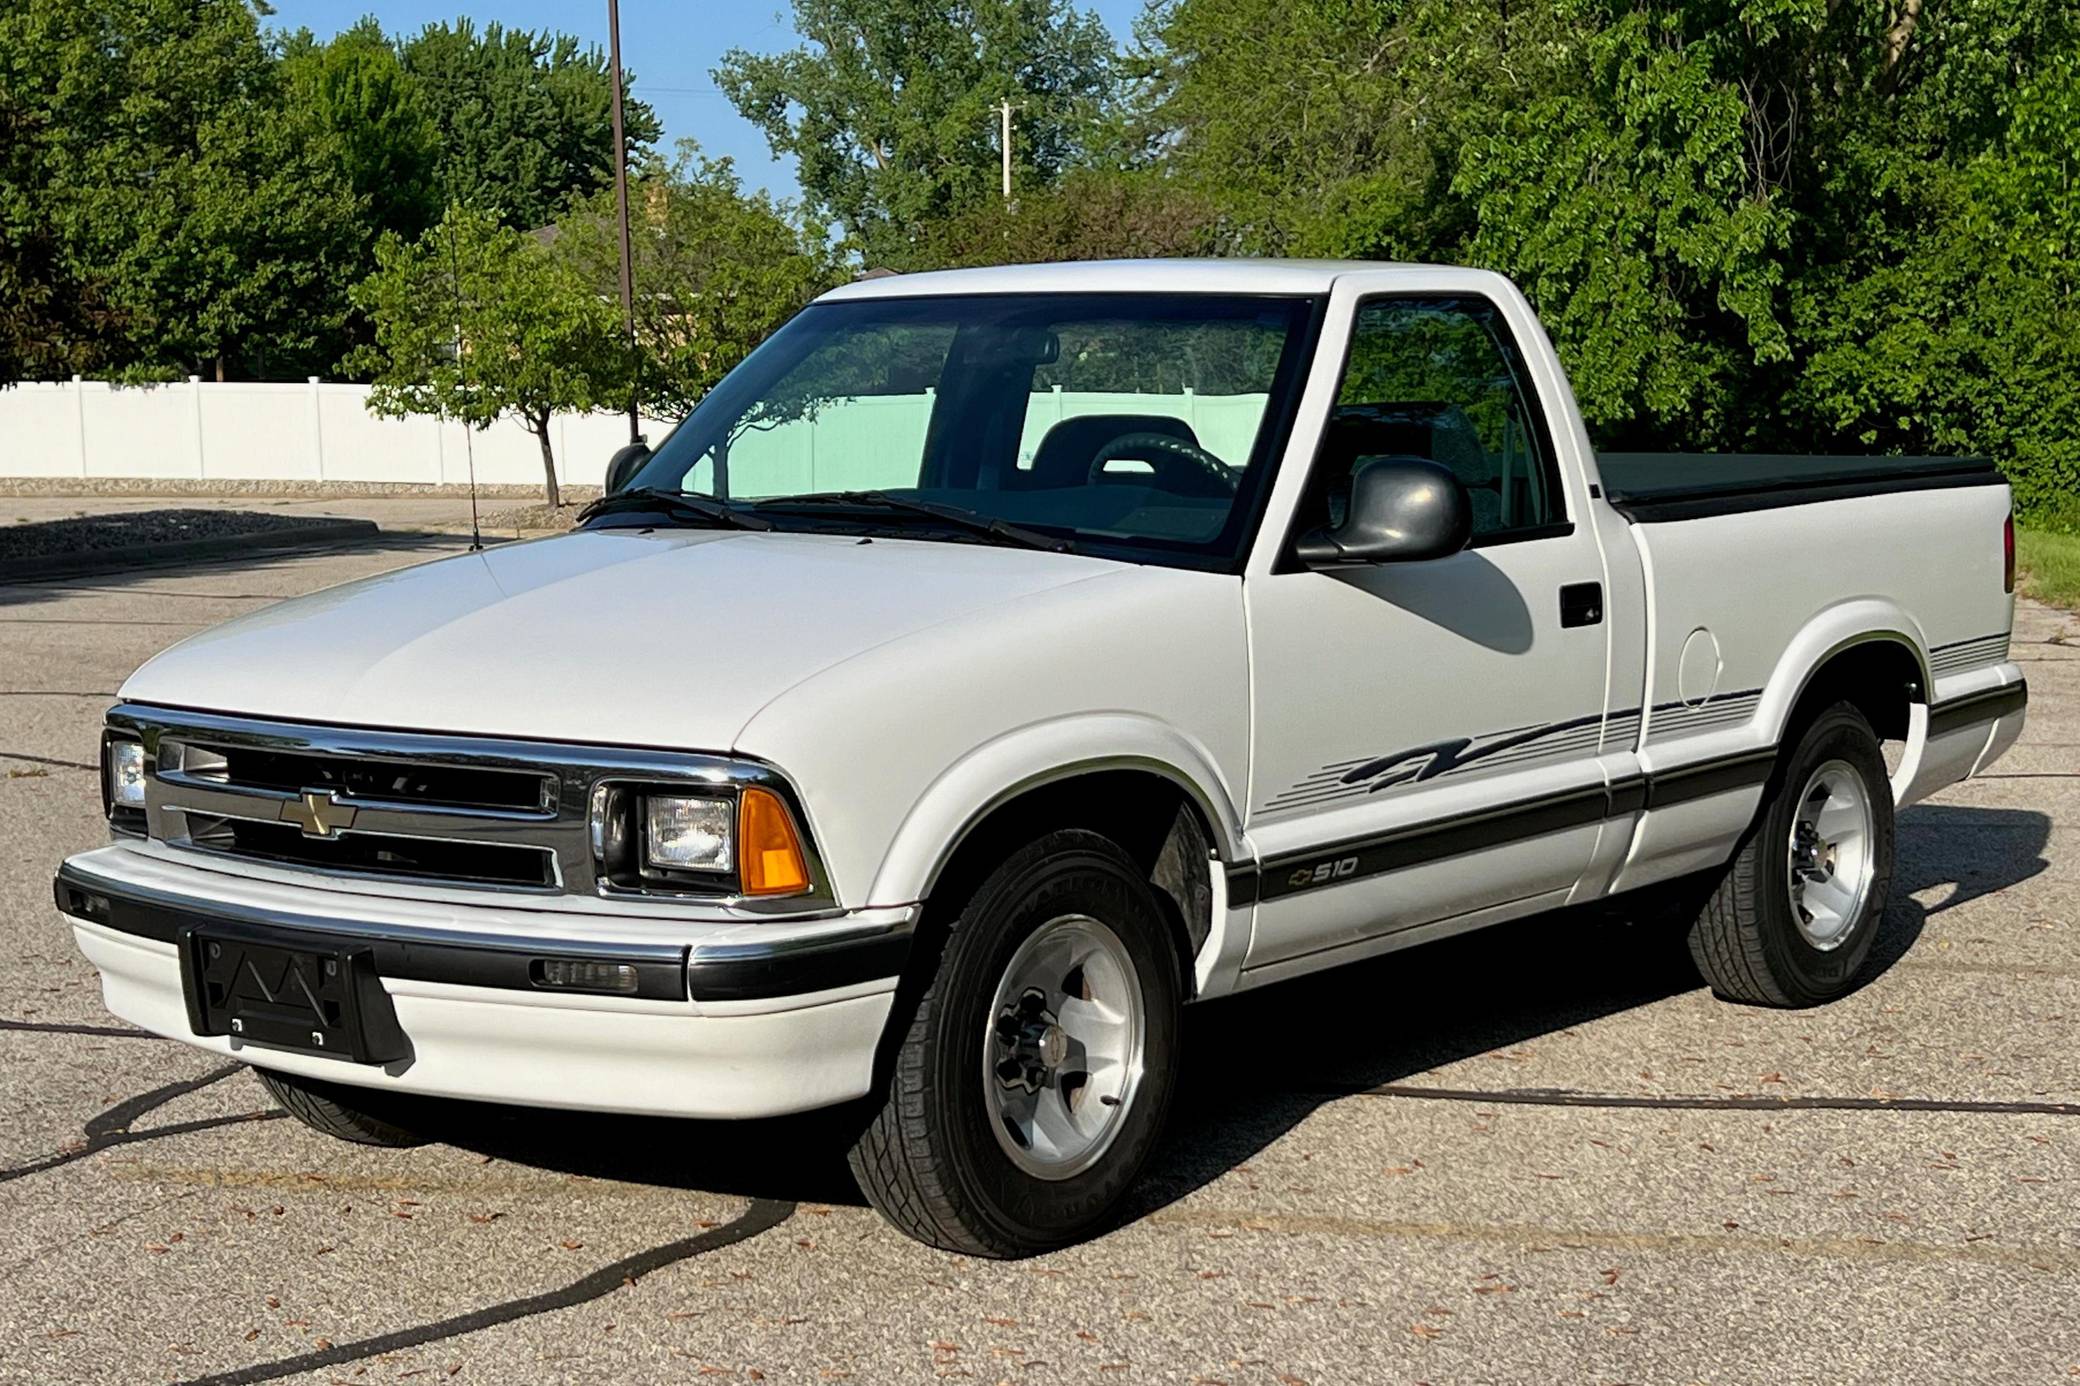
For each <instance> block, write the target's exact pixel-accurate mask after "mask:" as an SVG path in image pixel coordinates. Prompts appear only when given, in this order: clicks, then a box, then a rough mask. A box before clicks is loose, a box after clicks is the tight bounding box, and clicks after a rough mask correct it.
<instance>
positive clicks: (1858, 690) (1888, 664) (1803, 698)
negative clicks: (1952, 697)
mask: <svg viewBox="0 0 2080 1386" xmlns="http://www.w3.org/2000/svg"><path fill="white" fill-rule="evenodd" d="M1926 696H1927V690H1926V689H1924V688H1923V686H1922V679H1921V662H1920V661H1919V660H1918V659H1916V658H1915V657H1914V651H1913V650H1912V649H1911V648H1909V647H1908V646H1907V645H1906V644H1905V643H1904V642H1902V641H1898V640H1889V639H1880V640H1866V641H1864V642H1862V643H1861V644H1857V645H1851V646H1850V647H1849V648H1847V649H1845V650H1839V651H1837V652H1835V653H1834V654H1832V655H1830V656H1829V657H1828V658H1827V659H1826V661H1825V662H1823V663H1822V664H1821V665H1820V667H1819V668H1818V669H1815V670H1814V671H1813V676H1812V677H1811V678H1809V679H1807V680H1806V686H1805V690H1804V691H1803V692H1801V693H1800V694H1799V695H1798V702H1797V703H1796V704H1795V705H1794V706H1793V707H1792V709H1791V723H1792V725H1793V726H1796V725H1798V724H1799V723H1801V722H1803V721H1805V720H1806V719H1808V718H1811V717H1815V716H1817V715H1819V714H1820V713H1821V712H1823V711H1825V710H1826V709H1827V708H1829V707H1832V706H1833V705H1834V704H1836V703H1839V702H1848V703H1853V704H1854V705H1855V706H1856V708H1857V710H1858V711H1860V712H1862V713H1863V715H1864V718H1865V719H1866V720H1867V721H1869V722H1870V724H1871V729H1872V730H1873V731H1875V732H1877V734H1878V739H1879V740H1880V741H1904V740H1906V739H1907V732H1908V728H1909V727H1910V725H1911V720H1912V719H1911V714H1912V711H1913V705H1914V704H1915V703H1917V702H1920V701H1921V700H1922V699H1923V698H1925V697H1926ZM1785 739H1786V740H1787V741H1788V740H1790V733H1789V732H1788V731H1787V734H1786V737H1785Z"/></svg>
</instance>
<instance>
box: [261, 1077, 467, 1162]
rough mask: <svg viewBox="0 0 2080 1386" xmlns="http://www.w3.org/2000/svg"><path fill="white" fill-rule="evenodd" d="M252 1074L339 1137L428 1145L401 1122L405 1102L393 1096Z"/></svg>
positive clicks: (291, 1110)
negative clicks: (399, 1116)
mask: <svg viewBox="0 0 2080 1386" xmlns="http://www.w3.org/2000/svg"><path fill="white" fill-rule="evenodd" d="M253 1072H254V1073H256V1074H258V1075H259V1076H260V1082H261V1085H262V1086H263V1087H265V1088H266V1089H267V1091H268V1095H269V1096H271V1097H273V1098H274V1100H275V1101H277V1102H279V1103H281V1104H282V1110H283V1111H285V1112H287V1113H288V1114H289V1115H290V1116H292V1117H295V1118H296V1119H297V1120H298V1121H300V1122H302V1123H303V1124H304V1125H305V1126H308V1127H310V1128H311V1130H313V1131H318V1132H322V1133H323V1134H325V1135H328V1136H331V1137H332V1138H333V1139H334V1140H341V1141H352V1142H353V1143H354V1144H356V1145H384V1146H391V1147H396V1148H402V1147H405V1146H414V1145H424V1144H426V1138H425V1137H424V1136H421V1135H419V1134H418V1133H417V1132H415V1131H412V1130H410V1129H408V1128H406V1127H404V1126H401V1125H399V1124H398V1123H397V1121H396V1120H395V1118H396V1117H397V1116H398V1115H401V1114H402V1113H401V1112H400V1110H399V1108H400V1104H399V1103H398V1102H397V1101H394V1100H385V1099H386V1098H388V1097H389V1096H390V1095H389V1094H386V1093H381V1092H371V1091H369V1090H367V1089H364V1088H353V1087H348V1086H347V1085H346V1084H344V1083H327V1082H323V1081H321V1080H319V1079H316V1078H305V1077H304V1076H302V1075H301V1074H297V1073H283V1072H280V1071H278V1070H276V1069H271V1068H256V1069H254V1070H253Z"/></svg>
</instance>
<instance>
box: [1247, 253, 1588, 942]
mask: <svg viewBox="0 0 2080 1386" xmlns="http://www.w3.org/2000/svg"><path fill="white" fill-rule="evenodd" d="M1349 348H1350V350H1349V355H1348V359H1347V361H1346V364H1345V367H1344V375H1343V379H1342V382H1341V385H1340V387H1339V389H1338V391H1337V396H1336V401H1335V404H1334V406H1333V408H1332V409H1331V412H1330V414H1329V418H1328V421H1327V426H1326V427H1325V429H1324V432H1323V440H1322V444H1321V448H1320V451H1319V453H1318V455H1317V457H1316V459H1315V464H1314V467H1313V470H1312V472H1311V473H1310V476H1309V479H1308V485H1307V489H1306V492H1305V493H1304V495H1303V497H1302V499H1301V501H1300V506H1299V511H1298V514H1297V518H1296V520H1295V522H1294V524H1293V527H1292V532H1293V534H1295V535H1297V534H1299V533H1304V532H1305V531H1306V530H1307V529H1309V528H1311V527H1313V526H1314V525H1316V524H1320V523H1330V524H1334V523H1337V522H1339V521H1340V519H1341V510H1342V506H1343V504H1344V501H1345V499H1346V497H1347V495H1348V488H1349V478H1350V475H1351V471H1352V469H1353V467H1355V466H1357V465H1359V464H1361V463H1363V462H1365V461H1367V460H1369V459H1371V458H1374V457H1382V456H1406V457H1422V458H1427V459H1430V460H1432V461H1435V462H1440V463H1443V464H1444V465H1446V466H1448V467H1450V468H1451V469H1452V470H1453V471H1454V472H1455V473H1456V474H1457V475H1458V477H1459V479H1460V481H1461V482H1462V483H1463V484H1464V485H1465V486H1466V488H1467V491H1468V494H1469V496H1470V497H1471V499H1472V507H1473V521H1474V524H1473V540H1472V543H1471V546H1470V547H1468V548H1467V549H1465V550H1463V551H1461V552H1459V553H1457V554H1453V555H1451V556H1450V557H1445V558H1437V559H1432V560H1428V561H1418V562H1407V563H1389V564H1378V565H1373V566H1368V567H1356V568H1339V569H1327V570H1323V571H1311V570H1308V569H1306V568H1303V567H1300V566H1298V565H1297V564H1296V563H1294V562H1293V561H1292V560H1291V558H1290V541H1288V548H1287V556H1286V557H1284V558H1283V559H1282V561H1280V562H1279V563H1278V564H1277V565H1276V566H1275V567H1274V569H1273V570H1272V571H1270V572H1268V573H1264V574H1262V575H1259V574H1257V573H1254V572H1253V573H1252V574H1251V576H1250V578H1249V580H1248V581H1247V582H1246V583H1245V598H1246V601H1247V604H1248V612H1249V632H1250V654H1251V658H1250V666H1251V669H1252V671H1253V673H1252V677H1253V680H1254V684H1255V686H1254V688H1253V706H1254V707H1255V710H1256V715H1255V718H1254V728H1253V740H1254V746H1253V755H1252V769H1251V777H1250V779H1251V785H1250V799H1249V804H1248V807H1247V810H1246V817H1247V825H1248V829H1249V833H1250V836H1251V838H1252V840H1253V841H1254V842H1255V843H1256V845H1257V848H1258V851H1259V857H1260V861H1261V862H1262V863H1263V870H1262V874H1261V877H1260V879H1259V885H1258V890H1259V906H1258V912H1257V920H1256V926H1255V930H1254V933H1253V936H1252V941H1251V945H1250V949H1249V953H1248V956H1247V958H1246V960H1245V963H1244V966H1245V968H1256V967H1262V966H1267V965H1276V964H1281V963H1285V964H1295V963H1298V962H1299V961H1300V960H1302V959H1308V958H1309V957H1310V955H1315V954H1321V953H1325V952H1329V951H1332V950H1336V949H1340V948H1354V949H1360V950H1362V949H1363V947H1364V946H1365V945H1368V944H1373V943H1375V942H1376V941H1377V940H1379V939H1381V938H1382V937H1384V936H1387V935H1391V934H1393V933H1396V932H1398V931H1401V930H1405V929H1411V928H1415V927H1418V926H1421V925H1425V924H1433V923H1438V922H1440V921H1445V920H1451V919H1457V918H1461V917H1472V918H1475V919H1477V918H1478V917H1479V916H1480V915H1481V914H1482V913H1483V912H1496V911H1497V910H1498V908H1499V907H1515V908H1518V909H1531V908H1538V907H1541V906H1544V905H1550V904H1558V903H1560V902H1561V901H1563V900H1564V899H1565V898H1566V897H1567V895H1568V893H1569V892H1570V891H1571V890H1572V888H1573V887H1574V885H1575V884H1576V882H1577V881H1578V880H1579V879H1580V877H1581V876H1582V874H1583V872H1584V871H1585V870H1586V869H1587V867H1588V864H1589V860H1590V857H1591V853H1592V851H1593V849H1594V847H1595V844H1596V839H1597V833H1598V830H1599V825H1600V823H1601V820H1602V818H1603V815H1604V812H1605V797H1604V777H1603V773H1602V770H1601V768H1600V767H1599V766H1598V765H1597V763H1596V757H1597V754H1598V751H1599V748H1600V742H1601V739H1602V736H1603V732H1604V727H1603V720H1604V706H1605V681H1606V668H1607V664H1608V660H1609V653H1610V652H1609V645H1608V636H1609V626H1608V623H1607V622H1605V621H1604V620H1603V612H1602V606H1603V603H1602V600H1601V591H1602V587H1601V584H1602V582H1603V577H1604V574H1603V568H1602V559H1601V553H1600V550H1599V548H1598V546H1597V543H1596V539H1595V536H1594V533H1593V528H1592V527H1591V526H1589V525H1586V524H1577V523H1575V521H1574V519H1573V518H1572V517H1573V515H1575V514H1578V513H1579V511H1580V507H1581V506H1582V505H1584V504H1585V503H1586V499H1585V498H1584V497H1582V496H1580V495H1570V494H1569V490H1570V485H1571V484H1572V481H1571V479H1570V478H1564V477H1563V475H1562V472H1561V470H1560V468H1559V466H1558V465H1557V458H1556V449H1555V445H1554V439H1553V437H1552V435H1551V433H1550V431H1549V430H1548V429H1547V426H1546V422H1545V420H1544V418H1543V416H1542V413H1541V410H1540V408H1539V402H1538V397H1537V394H1536V391H1535V390H1534V389H1533V387H1532V385H1531V382H1530V380H1529V379H1528V377H1527V373H1526V369H1525V363H1524V358H1523V355H1522V353H1521V352H1520V351H1519V350H1518V347H1517V343H1516V339H1515V337H1514V336H1513V335H1512V331H1511V327H1510V324H1509V322H1508V320H1507V318H1506V316H1505V315H1504V313H1503V312H1502V310H1501V309H1500V308H1498V307H1497V306H1496V305H1495V304H1494V303H1492V302H1490V301H1488V300H1487V299H1485V298H1482V297H1480V296H1478V295H1473V294H1454V295H1450V296H1409V295H1399V296H1386V297H1376V298H1368V299H1364V300H1361V301H1360V302H1359V304H1358V305H1357V307H1356V309H1355V313H1354V317H1353V327H1352V331H1351V338H1350V343H1349ZM1592 597H1593V600H1591V598H1592Z"/></svg>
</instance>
